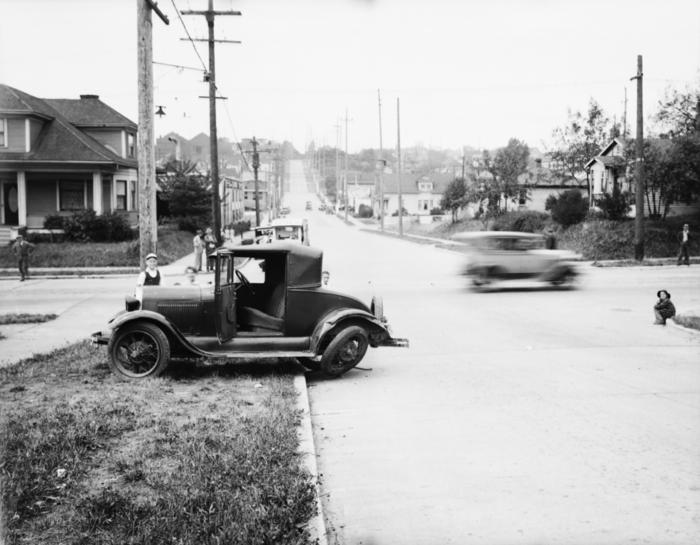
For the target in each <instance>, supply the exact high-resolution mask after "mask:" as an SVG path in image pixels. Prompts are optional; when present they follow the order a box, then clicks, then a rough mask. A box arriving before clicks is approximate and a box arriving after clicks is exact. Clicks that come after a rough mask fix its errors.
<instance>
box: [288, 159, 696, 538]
mask: <svg viewBox="0 0 700 545" xmlns="http://www.w3.org/2000/svg"><path fill="white" fill-rule="evenodd" d="M292 174H293V181H292V189H293V190H295V189H296V190H297V191H303V190H304V187H305V186H304V184H303V183H302V178H301V170H300V165H296V167H295V169H293V170H292ZM288 198H289V202H290V204H291V205H292V215H294V214H302V213H303V203H304V201H305V200H307V199H311V198H313V197H311V196H307V195H302V194H297V195H295V194H292V193H290V195H289V196H288ZM314 202H315V201H314ZM307 215H309V217H310V221H311V228H310V232H311V240H312V243H313V244H314V245H319V246H320V247H322V248H324V250H325V259H324V264H325V268H327V269H328V270H329V271H330V273H331V287H333V288H337V289H339V290H345V289H347V290H348V291H351V292H355V293H362V294H363V295H364V296H365V297H369V295H370V294H371V292H372V291H376V292H378V293H380V294H382V295H383V297H384V305H385V312H386V314H387V316H388V318H389V321H390V323H391V325H392V326H393V329H394V332H395V334H396V335H398V336H406V337H408V338H409V339H410V341H411V348H410V349H398V348H397V349H391V348H383V349H370V351H369V352H368V355H367V357H366V358H365V360H364V361H363V362H362V363H361V364H360V366H361V367H362V368H363V370H354V371H351V372H350V373H348V374H347V375H345V376H344V377H343V378H341V379H338V380H327V381H326V380H318V381H315V382H311V383H310V385H309V395H310V399H311V408H312V419H313V426H314V434H315V440H316V443H317V449H318V461H319V470H320V472H321V473H322V474H323V476H322V481H323V482H322V488H323V492H324V498H323V499H324V504H325V510H326V517H327V522H328V526H329V528H331V529H332V530H333V531H334V535H331V538H330V542H331V543H336V540H337V543H341V544H360V543H365V544H369V543H372V544H393V543H402V544H434V543H489V544H493V543H509V544H512V543H586V544H589V543H596V544H598V543H610V544H620V543H633V542H636V543H639V542H646V543H673V544H676V543H678V544H681V543H682V544H686V543H687V544H690V543H697V542H698V541H700V364H699V363H698V362H699V361H700V357H699V356H700V337H698V336H697V335H693V334H690V333H686V332H684V331H681V330H678V329H675V328H672V327H670V326H667V327H665V328H664V327H660V326H653V325H652V322H653V314H652V311H651V306H652V305H653V304H654V302H655V293H656V291H657V289H659V288H662V287H663V288H667V289H668V290H669V291H670V292H671V293H672V297H673V300H674V301H675V302H676V305H677V307H678V310H679V312H683V309H684V308H695V309H697V308H699V307H700V292H699V290H698V289H697V288H698V285H700V283H699V279H700V277H699V273H700V269H697V268H692V267H691V268H690V269H688V268H675V267H639V268H608V269H599V268H593V267H587V268H586V270H585V272H586V275H585V278H584V279H583V282H582V287H581V289H579V290H576V291H556V290H506V291H496V292H492V293H473V292H471V291H469V290H467V289H465V285H466V284H465V281H464V280H463V279H462V278H460V277H458V276H457V275H456V271H457V270H458V268H459V267H460V265H461V264H462V259H463V258H462V256H461V255H459V254H456V253H454V252H449V251H446V250H440V249H436V248H433V247H430V246H423V245H416V244H413V243H409V242H403V241H397V240H395V239H390V238H387V237H382V236H379V235H376V234H371V233H363V232H358V231H357V230H356V229H352V228H348V227H347V226H345V225H344V223H343V222H342V221H341V220H340V219H338V218H336V217H334V216H327V215H325V214H322V213H319V212H316V211H314V212H312V213H311V214H308V213H307Z"/></svg>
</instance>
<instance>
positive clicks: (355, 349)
mask: <svg viewBox="0 0 700 545" xmlns="http://www.w3.org/2000/svg"><path fill="white" fill-rule="evenodd" d="M368 345H369V341H368V337H367V331H365V329H364V328H362V327H360V326H356V325H353V326H349V327H346V328H345V329H343V330H342V331H340V332H339V333H338V334H337V335H336V336H335V338H334V339H333V340H332V341H331V342H330V344H329V345H328V348H326V351H325V352H324V353H323V358H322V359H321V369H323V372H324V373H326V374H327V375H328V376H331V377H339V376H340V375H342V374H344V373H346V372H348V371H349V370H350V369H352V368H353V367H355V366H356V365H357V364H358V363H360V361H362V358H364V357H365V353H366V352H367V346H368Z"/></svg>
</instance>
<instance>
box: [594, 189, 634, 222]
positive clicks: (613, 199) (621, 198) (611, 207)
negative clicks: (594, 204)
mask: <svg viewBox="0 0 700 545" xmlns="http://www.w3.org/2000/svg"><path fill="white" fill-rule="evenodd" d="M598 207H599V208H600V209H601V211H602V212H603V214H604V216H605V218H606V219H609V220H621V219H624V218H626V217H627V213H628V212H629V209H630V205H629V201H628V198H627V194H626V193H623V192H622V191H620V188H619V187H618V186H615V187H614V188H613V192H612V194H609V193H605V194H604V195H603V198H601V199H600V200H599V201H598Z"/></svg>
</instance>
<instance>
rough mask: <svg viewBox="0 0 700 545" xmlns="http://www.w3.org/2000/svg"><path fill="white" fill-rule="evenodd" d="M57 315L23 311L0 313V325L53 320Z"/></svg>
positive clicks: (38, 322)
mask: <svg viewBox="0 0 700 545" xmlns="http://www.w3.org/2000/svg"><path fill="white" fill-rule="evenodd" d="M57 317H58V316H57V315H56V314H27V313H24V312H21V313H10V314H0V325H8V324H40V323H43V322H48V321H50V320H55V319H56V318H57Z"/></svg>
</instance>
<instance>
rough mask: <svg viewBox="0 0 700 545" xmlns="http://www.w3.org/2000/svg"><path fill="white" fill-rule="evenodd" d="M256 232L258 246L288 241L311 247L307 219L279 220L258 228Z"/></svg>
mask: <svg viewBox="0 0 700 545" xmlns="http://www.w3.org/2000/svg"><path fill="white" fill-rule="evenodd" d="M254 232H255V243H256V244H267V243H270V242H280V241H287V242H296V243H297V244H302V245H304V246H309V222H308V220H307V219H306V218H304V219H292V218H277V219H275V220H273V221H272V222H271V223H269V224H268V225H261V226H260V227H256V228H255V229H254Z"/></svg>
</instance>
